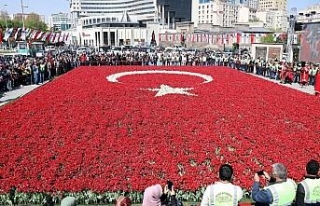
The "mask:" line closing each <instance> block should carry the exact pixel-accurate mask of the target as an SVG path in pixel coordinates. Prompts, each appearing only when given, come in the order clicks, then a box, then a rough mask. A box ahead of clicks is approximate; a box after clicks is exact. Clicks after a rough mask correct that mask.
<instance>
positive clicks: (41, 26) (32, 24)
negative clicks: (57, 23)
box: [0, 13, 48, 31]
mask: <svg viewBox="0 0 320 206" xmlns="http://www.w3.org/2000/svg"><path fill="white" fill-rule="evenodd" d="M24 24H25V28H28V29H34V30H41V31H47V30H48V27H47V24H46V23H45V22H43V21H41V18H40V16H39V15H38V14H36V13H31V14H29V15H28V17H27V18H26V19H25V21H24ZM6 25H7V26H8V27H9V28H15V27H16V28H22V26H23V24H22V19H21V16H20V17H19V16H17V17H16V18H15V19H13V20H11V19H9V18H7V16H6V15H1V14H0V27H2V28H5V27H6Z"/></svg>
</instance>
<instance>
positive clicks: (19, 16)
mask: <svg viewBox="0 0 320 206" xmlns="http://www.w3.org/2000/svg"><path fill="white" fill-rule="evenodd" d="M22 17H23V18H24V19H27V18H30V17H31V18H35V19H37V20H38V21H42V22H45V20H46V18H45V16H44V15H39V14H36V13H30V14H25V13H24V14H22V13H16V14H11V15H10V19H12V20H14V19H18V20H21V19H22Z"/></svg>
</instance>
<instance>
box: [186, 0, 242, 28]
mask: <svg viewBox="0 0 320 206" xmlns="http://www.w3.org/2000/svg"><path fill="white" fill-rule="evenodd" d="M238 9H239V5H236V4H230V3H223V2H218V1H209V2H206V3H200V2H199V0H193V1H192V21H193V22H194V26H195V27H198V25H199V24H208V23H209V24H213V25H217V26H221V27H233V26H234V24H235V23H237V22H238Z"/></svg>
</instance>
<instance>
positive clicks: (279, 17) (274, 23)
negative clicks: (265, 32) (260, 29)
mask: <svg viewBox="0 0 320 206" xmlns="http://www.w3.org/2000/svg"><path fill="white" fill-rule="evenodd" d="M256 17H257V18H258V19H259V20H260V21H262V22H263V23H264V24H265V27H266V28H268V29H272V30H274V31H287V29H288V20H287V17H288V13H287V11H259V12H257V13H256Z"/></svg>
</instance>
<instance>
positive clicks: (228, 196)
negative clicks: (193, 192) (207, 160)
mask: <svg viewBox="0 0 320 206" xmlns="http://www.w3.org/2000/svg"><path fill="white" fill-rule="evenodd" d="M232 175H233V169H232V167H231V166H230V165H228V164H223V165H221V166H220V169H219V179H220V181H218V182H215V183H214V184H212V185H209V186H208V187H207V188H206V191H205V192H204V194H203V197H202V201H201V206H212V205H219V206H236V205H238V202H239V201H240V200H241V199H242V196H243V192H242V190H241V188H240V187H239V186H236V185H233V184H232V183H231V179H232Z"/></svg>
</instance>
